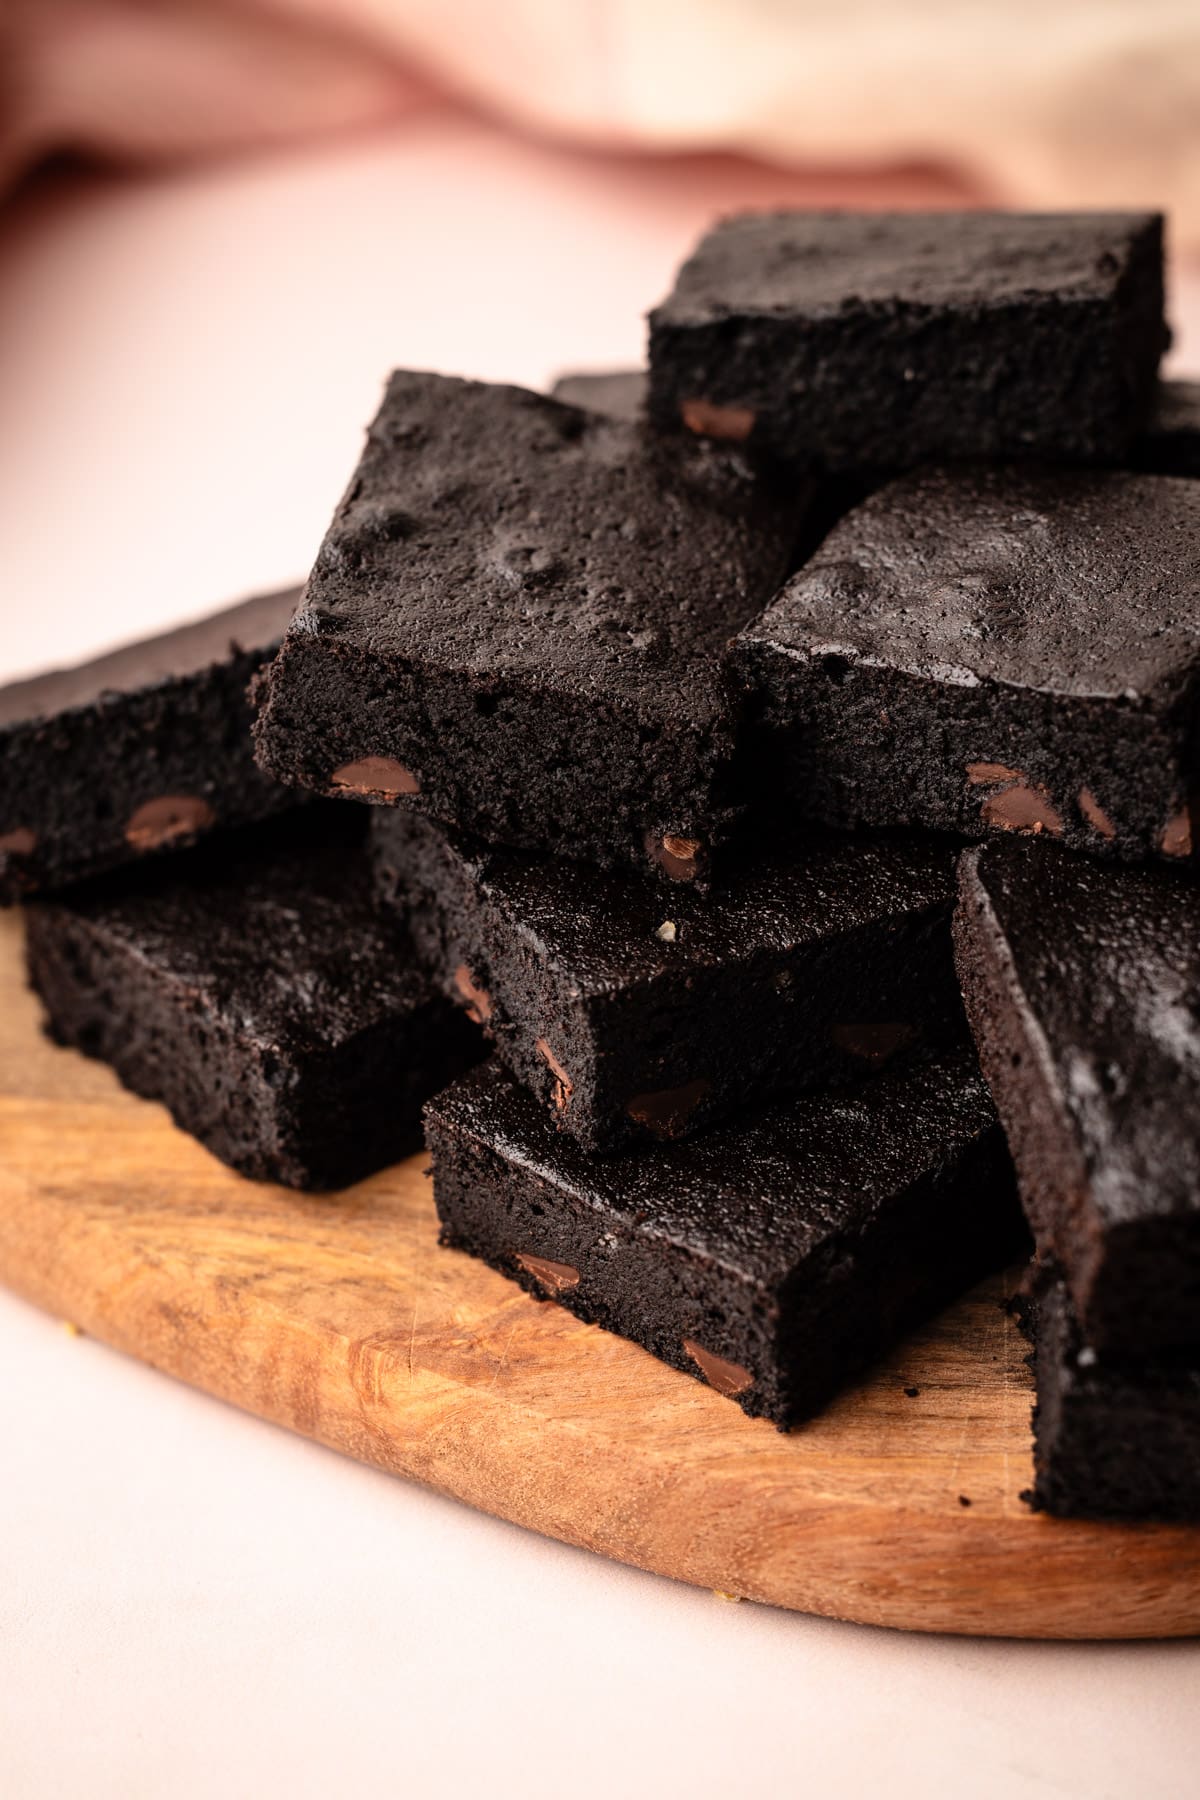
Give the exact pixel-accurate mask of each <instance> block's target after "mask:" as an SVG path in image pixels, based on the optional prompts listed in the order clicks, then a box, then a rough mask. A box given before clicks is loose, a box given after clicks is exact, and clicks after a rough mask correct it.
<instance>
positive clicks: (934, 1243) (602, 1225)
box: [425, 1058, 1021, 1430]
mask: <svg viewBox="0 0 1200 1800" xmlns="http://www.w3.org/2000/svg"><path fill="white" fill-rule="evenodd" d="M958 1066H959V1067H960V1068H963V1069H965V1068H966V1066H967V1064H966V1061H965V1059H962V1058H960V1059H959V1063H958ZM885 1079H887V1078H885ZM489 1089H490V1090H491V1094H490V1107H489V1106H488V1095H489ZM478 1090H482V1093H483V1095H484V1100H483V1102H477V1101H474V1100H473V1092H474V1091H478ZM497 1092H498V1093H499V1094H500V1096H501V1105H502V1106H504V1107H505V1108H506V1109H508V1112H509V1113H511V1111H512V1109H513V1108H514V1107H518V1108H520V1109H522V1116H521V1130H520V1131H519V1132H518V1133H517V1137H516V1139H514V1143H516V1144H517V1149H518V1150H520V1149H521V1143H520V1142H519V1141H518V1140H521V1139H522V1138H523V1139H524V1141H525V1142H528V1141H532V1140H533V1139H536V1140H537V1141H538V1142H539V1144H540V1149H539V1151H538V1152H537V1153H535V1154H531V1155H522V1158H521V1161H519V1162H518V1161H517V1160H516V1153H515V1152H514V1154H508V1155H506V1154H505V1149H506V1145H505V1141H504V1136H503V1134H504V1129H505V1128H504V1126H503V1125H502V1124H500V1123H498V1121H497V1108H496V1095H497ZM534 1104H535V1103H534V1102H533V1101H532V1099H531V1098H530V1097H529V1096H528V1095H525V1094H522V1093H520V1091H519V1090H518V1089H517V1088H516V1087H515V1085H514V1084H513V1083H512V1082H511V1080H510V1078H509V1077H507V1076H505V1075H502V1074H501V1073H500V1071H499V1070H498V1069H497V1068H496V1066H495V1065H494V1064H488V1065H485V1067H484V1068H483V1069H481V1070H477V1071H476V1072H475V1074H474V1075H473V1076H470V1077H467V1078H466V1079H465V1080H464V1081H461V1082H457V1083H455V1084H454V1085H453V1086H451V1087H450V1088H448V1089H446V1090H445V1091H444V1092H443V1093H442V1094H440V1095H439V1096H437V1097H436V1098H435V1099H434V1100H433V1101H432V1102H430V1104H429V1105H428V1106H427V1107H426V1111H425V1119H426V1139H427V1143H428V1145H429V1148H430V1152H431V1157H432V1161H433V1176H434V1197H435V1202H436V1204H437V1208H438V1216H439V1220H440V1221H441V1242H442V1243H443V1244H444V1245H445V1246H447V1247H448V1248H452V1249H458V1250H461V1251H465V1252H466V1253H467V1254H469V1255H471V1256H474V1257H476V1258H478V1259H479V1260H481V1261H483V1262H485V1263H487V1264H488V1266H489V1267H491V1268H493V1269H495V1270H496V1271H497V1272H498V1273H500V1274H502V1275H505V1276H507V1277H508V1278H509V1279H511V1280H514V1281H516V1282H518V1283H519V1284H520V1286H521V1287H523V1288H524V1289H525V1291H526V1292H527V1293H529V1294H530V1295H532V1296H533V1297H534V1298H536V1299H541V1300H546V1299H550V1300H554V1301H556V1302H557V1303H558V1304H560V1305H562V1306H564V1307H566V1308H567V1309H568V1310H569V1311H570V1312H572V1313H574V1314H575V1316H576V1317H578V1318H580V1319H582V1320H583V1321H584V1322H586V1323H588V1324H596V1325H600V1326H602V1327H603V1328H604V1329H606V1330H609V1331H613V1332H615V1333H616V1334H617V1335H619V1336H623V1337H626V1338H628V1339H629V1340H631V1341H632V1342H635V1343H637V1344H639V1345H640V1346H641V1347H642V1348H643V1349H646V1350H648V1351H649V1352H650V1354H652V1355H654V1356H656V1357H657V1358H658V1359H659V1360H660V1361H662V1362H665V1363H667V1364H668V1365H670V1366H671V1367H673V1368H675V1369H678V1370H680V1371H681V1372H683V1373H685V1374H689V1375H692V1376H693V1377H695V1378H696V1379H698V1380H701V1381H707V1382H708V1384H709V1385H711V1386H713V1387H714V1388H716V1389H717V1391H718V1392H720V1393H722V1394H724V1395H726V1396H727V1397H728V1398H731V1399H735V1400H736V1401H737V1403H738V1405H739V1406H740V1407H741V1408H742V1410H743V1411H744V1412H746V1413H747V1414H748V1415H749V1416H750V1417H752V1418H759V1417H762V1418H767V1419H770V1420H771V1421H772V1422H773V1423H774V1424H775V1425H776V1426H778V1427H779V1429H781V1430H788V1429H790V1428H792V1427H793V1426H795V1425H798V1424H801V1423H803V1422H804V1421H805V1420H806V1419H808V1418H810V1417H812V1416H813V1415H814V1414H815V1413H816V1412H817V1411H819V1410H820V1408H821V1407H822V1406H824V1405H825V1404H826V1403H827V1402H828V1401H829V1400H830V1399H832V1398H833V1396H834V1395H835V1393H836V1392H837V1391H838V1389H839V1388H840V1387H841V1386H842V1385H843V1384H844V1383H845V1382H847V1381H848V1380H849V1379H851V1378H852V1377H854V1376H856V1375H857V1374H859V1373H861V1371H862V1370H863V1369H865V1368H866V1367H868V1366H869V1365H870V1363H871V1362H872V1361H873V1360H874V1359H875V1358H876V1357H877V1356H878V1355H880V1354H882V1353H883V1351H884V1350H886V1349H887V1348H889V1347H890V1345H891V1343H892V1342H893V1341H894V1339H895V1338H896V1337H897V1336H899V1335H901V1334H902V1333H903V1332H904V1331H906V1330H907V1329H909V1328H911V1327H913V1326H915V1325H916V1324H918V1323H919V1322H920V1321H921V1320H922V1319H923V1318H924V1317H927V1316H928V1315H929V1314H930V1313H932V1312H934V1311H936V1310H937V1309H938V1308H939V1307H940V1306H942V1305H944V1304H947V1303H948V1302H949V1301H950V1300H952V1299H954V1298H955V1297H956V1296H957V1295H958V1294H960V1293H961V1292H963V1291H964V1290H965V1289H966V1288H967V1287H969V1286H970V1285H972V1283H973V1282H974V1281H976V1280H978V1279H981V1278H982V1277H983V1276H984V1275H986V1274H988V1273H989V1272H991V1271H992V1270H993V1269H995V1268H997V1267H999V1266H1001V1265H1002V1264H1003V1263H1004V1262H1006V1261H1007V1260H1009V1258H1010V1257H1011V1256H1012V1254H1013V1253H1014V1250H1015V1249H1016V1248H1017V1247H1018V1245H1019V1243H1020V1241H1021V1235H1020V1214H1019V1209H1018V1208H1017V1206H1016V1204H1015V1199H1014V1196H1013V1192H1012V1174H1011V1168H1010V1166H1009V1163H1008V1158H1007V1156H1006V1154H1005V1151H1004V1144H1003V1138H1002V1135H1001V1133H1000V1131H999V1128H998V1127H997V1126H996V1124H995V1122H994V1116H993V1115H991V1113H990V1108H989V1109H987V1112H986V1116H984V1115H981V1118H980V1122H979V1126H978V1129H977V1130H975V1131H974V1132H973V1133H971V1134H969V1135H968V1136H967V1137H966V1138H964V1140H963V1141H962V1142H960V1143H956V1144H955V1146H954V1148H953V1153H951V1151H950V1150H949V1148H944V1149H943V1153H942V1154H941V1156H940V1157H939V1159H938V1160H937V1161H936V1162H935V1163H931V1164H930V1165H927V1166H926V1167H925V1168H924V1169H923V1170H922V1171H921V1172H920V1173H919V1174H918V1175H917V1176H916V1177H915V1178H914V1179H913V1180H912V1181H910V1182H908V1183H906V1184H905V1186H904V1187H903V1189H902V1190H901V1191H899V1192H898V1193H897V1194H896V1195H895V1197H894V1199H893V1201H892V1203H891V1205H890V1206H889V1207H888V1208H887V1211H888V1217H887V1219H886V1221H885V1222H884V1223H883V1224H882V1225H881V1224H880V1223H879V1221H878V1220H877V1219H875V1218H873V1219H871V1220H869V1221H864V1222H863V1225H862V1229H861V1231H860V1232H859V1234H858V1235H857V1236H856V1237H855V1238H853V1239H849V1240H842V1239H840V1238H836V1237H831V1238H830V1240H829V1241H828V1242H827V1243H825V1244H824V1245H823V1247H822V1248H821V1250H820V1251H818V1252H816V1253H815V1254H814V1255H813V1256H811V1257H810V1258H808V1259H807V1260H806V1261H805V1262H802V1263H801V1264H799V1265H797V1266H796V1267H794V1268H793V1269H792V1270H791V1271H790V1272H789V1273H786V1274H784V1275H783V1276H782V1279H781V1280H779V1281H778V1282H777V1283H776V1284H775V1285H772V1286H771V1287H769V1288H766V1289H764V1287H763V1285H762V1283H761V1282H760V1281H757V1280H756V1279H755V1277H754V1273H753V1271H751V1270H749V1269H740V1268H739V1266H738V1258H737V1252H736V1249H734V1248H732V1247H731V1248H730V1252H729V1254H728V1255H723V1254H720V1253H715V1254H708V1255H705V1254H702V1253H700V1252H699V1251H697V1250H696V1249H695V1248H694V1247H693V1246H691V1245H689V1244H687V1243H686V1242H682V1241H679V1240H673V1239H672V1238H671V1237H670V1235H669V1233H668V1231H667V1229H666V1227H665V1226H661V1225H656V1222H655V1221H654V1220H653V1218H648V1217H647V1216H646V1215H643V1214H641V1213H640V1212H639V1213H638V1214H635V1215H630V1214H628V1213H619V1212H618V1210H617V1209H615V1208H613V1207H611V1206H606V1205H605V1204H604V1202H603V1201H602V1200H600V1199H598V1198H596V1196H595V1195H594V1194H589V1191H588V1176H589V1165H588V1164H587V1162H586V1160H583V1161H581V1160H580V1159H579V1153H578V1152H576V1153H575V1155H574V1157H572V1156H571V1154H570V1151H569V1150H568V1149H567V1148H566V1146H565V1144H564V1140H562V1139H561V1138H556V1137H555V1136H554V1134H553V1130H552V1127H550V1126H549V1124H548V1122H547V1121H545V1120H544V1119H543V1117H542V1116H541V1115H540V1113H536V1112H534V1111H533V1108H534ZM476 1106H478V1110H479V1112H480V1114H481V1116H482V1117H483V1120H484V1123H483V1125H482V1126H481V1127H480V1128H473V1126H472V1112H473V1110H474V1108H475V1107H476ZM489 1114H490V1117H489ZM489 1132H490V1136H489V1135H487V1134H488V1133H489ZM711 1141H712V1140H710V1142H711ZM556 1146H561V1148H559V1149H557V1150H556ZM637 1154H641V1155H646V1154H649V1155H653V1156H656V1157H660V1156H669V1155H671V1154H673V1153H672V1152H670V1151H654V1152H648V1153H646V1152H643V1153H635V1155H637ZM619 1166H620V1165H619V1164H617V1165H616V1167H617V1168H618V1169H619ZM593 1167H594V1165H593ZM599 1168H600V1169H601V1170H604V1169H607V1170H608V1171H609V1172H610V1173H611V1172H612V1170H613V1168H614V1165H612V1164H601V1165H599ZM968 1194H969V1195H970V1207H969V1208H967V1209H965V1208H964V1196H965V1195H968ZM856 1276H858V1277H862V1278H863V1279H861V1280H860V1281H859V1287H858V1290H857V1291H855V1289H854V1282H855V1278H856Z"/></svg>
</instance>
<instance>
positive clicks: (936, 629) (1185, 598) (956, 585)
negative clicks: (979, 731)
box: [740, 469, 1200, 706]
mask: <svg viewBox="0 0 1200 1800" xmlns="http://www.w3.org/2000/svg"><path fill="white" fill-rule="evenodd" d="M1198 594H1200V485H1198V484H1197V483H1195V482H1191V481H1186V480H1174V479H1171V478H1169V477H1166V476H1156V475H1134V474H1126V473H1119V472H1105V473H1094V474H1083V473H1058V472H1049V471H1028V472H1026V471H1024V470H1018V469H978V470H970V471H961V472H951V471H943V470H931V471H926V472H923V473H919V474H915V475H912V476H908V477H905V478H904V479H902V480H899V481H896V482H893V483H891V484H890V485H889V486H887V487H885V488H883V489H882V490H881V491H880V492H879V493H877V494H874V495H872V496H871V498H869V499H868V500H866V501H865V502H864V503H863V505H861V506H859V507H857V508H856V509H855V510H854V511H853V512H852V513H850V514H848V516H847V517H846V518H845V519H843V520H842V521H841V523H840V524H839V525H836V526H835V527H834V529H833V531H832V532H831V533H830V534H829V536H828V537H827V538H826V539H825V541H824V543H823V544H822V545H821V548H820V551H819V552H818V554H817V556H816V557H815V558H814V559H813V561H812V562H810V563H809V564H807V565H806V566H805V567H804V568H803V569H801V570H800V572H799V573H798V574H797V575H795V576H794V577H793V578H792V580H791V581H790V582H788V584H787V586H786V587H785V588H784V589H783V590H782V592H781V593H780V595H779V596H778V598H777V599H776V600H775V601H774V602H773V603H772V604H771V605H770V606H769V607H768V608H767V609H766V611H765V612H764V613H763V615H762V617H761V618H759V619H758V620H756V621H755V622H754V624H753V625H751V626H749V627H748V628H747V629H746V630H745V631H744V632H743V633H742V635H741V639H740V642H741V643H742V644H743V645H751V646H752V645H755V644H763V645H768V646H772V647H774V648H776V649H778V650H779V651H781V652H782V653H784V654H785V655H792V656H795V657H797V658H798V659H800V660H802V661H807V660H809V659H817V658H820V659H824V658H842V659H845V660H847V661H848V662H849V663H851V664H858V665H862V666H865V667H870V666H875V667H883V668H888V669H895V670H898V671H901V672H903V673H905V674H907V675H911V676H915V677H919V678H922V679H925V680H928V681H932V682H937V683H942V684H950V685H959V686H962V687H976V686H978V685H980V684H981V683H1002V684H1005V685H1007V686H1010V687H1013V688H1024V689H1033V690H1037V691H1039V692H1044V693H1054V694H1060V695H1066V696H1071V697H1078V698H1096V699H1108V700H1120V701H1123V702H1128V703H1132V704H1135V705H1136V704H1139V703H1142V704H1145V703H1149V704H1152V705H1154V706H1167V705H1170V704H1172V703H1174V702H1175V701H1176V700H1177V699H1178V698H1179V697H1180V695H1181V694H1183V693H1184V692H1185V691H1186V690H1187V689H1188V687H1189V685H1190V683H1191V682H1192V681H1193V680H1194V678H1195V676H1196V672H1197V666H1198V664H1200V606H1198V604H1197V596H1198Z"/></svg>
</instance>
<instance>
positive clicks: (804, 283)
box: [648, 212, 1169, 471]
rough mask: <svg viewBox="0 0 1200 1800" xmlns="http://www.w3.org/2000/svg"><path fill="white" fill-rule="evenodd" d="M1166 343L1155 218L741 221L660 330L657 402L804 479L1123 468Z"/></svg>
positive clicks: (670, 307) (660, 318)
mask: <svg viewBox="0 0 1200 1800" xmlns="http://www.w3.org/2000/svg"><path fill="white" fill-rule="evenodd" d="M1168 341H1169V334H1168V332H1167V329H1166V325H1165V323H1164V319H1163V226H1162V219H1161V217H1160V216H1159V215H1158V214H1155V213H1058V214H1056V213H997V212H974V213H880V214H872V213H831V212H774V213H742V214H738V215H736V216H734V217H732V218H728V219H724V220H722V221H721V222H720V223H719V224H717V225H716V226H715V227H714V228H713V229H712V230H711V231H710V232H709V233H708V235H707V236H706V237H705V238H704V239H703V240H702V241H701V243H700V245H699V247H698V249H697V250H696V251H695V253H694V255H693V256H692V257H691V259H690V260H689V261H688V262H686V263H685V264H684V266H683V268H682V269H681V270H680V272H679V275H678V278H677V280H676V283H675V289H674V292H673V293H672V294H671V295H670V297H669V298H668V299H667V300H666V301H664V303H663V304H662V305H661V306H659V307H658V308H656V310H655V311H654V312H652V313H651V315H650V391H649V402H648V404H649V411H650V415H651V417H652V419H654V421H655V422H656V423H657V424H658V425H659V426H660V427H661V428H664V429H668V430H669V429H672V428H674V429H678V428H679V426H680V425H681V424H682V425H683V426H685V427H687V428H688V429H689V430H690V431H693V432H698V433H702V434H705V435H708V436H712V437H717V438H722V439H726V440H730V441H734V442H737V443H744V444H746V445H748V446H749V447H750V448H752V449H754V450H758V451H763V452H766V453H768V454H770V455H773V456H776V457H783V458H786V459H788V460H789V461H791V462H792V463H794V464H796V465H797V466H800V467H804V468H813V469H832V470H846V471H849V470H858V469H879V468H898V467H911V466H913V465H915V464H917V463H920V462H926V461H936V460H941V459H945V460H951V459H955V460H957V459H961V458H985V459H1006V458H1026V457H1036V458H1044V459H1051V460H1059V459H1067V460H1071V461H1076V460H1082V461H1119V460H1120V459H1121V458H1122V457H1123V455H1124V454H1125V453H1126V452H1127V451H1128V450H1129V447H1130V445H1131V444H1132V442H1133V440H1134V438H1135V436H1136V435H1137V433H1138V432H1139V431H1140V430H1141V429H1142V427H1143V426H1144V425H1145V423H1146V421H1147V419H1148V418H1149V415H1150V409H1151V406H1152V403H1153V399H1154V390H1155V381H1156V378H1157V371H1158V363H1159V358H1160V356H1161V354H1162V352H1163V350H1164V349H1165V348H1166V345H1167V343H1168Z"/></svg>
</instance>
